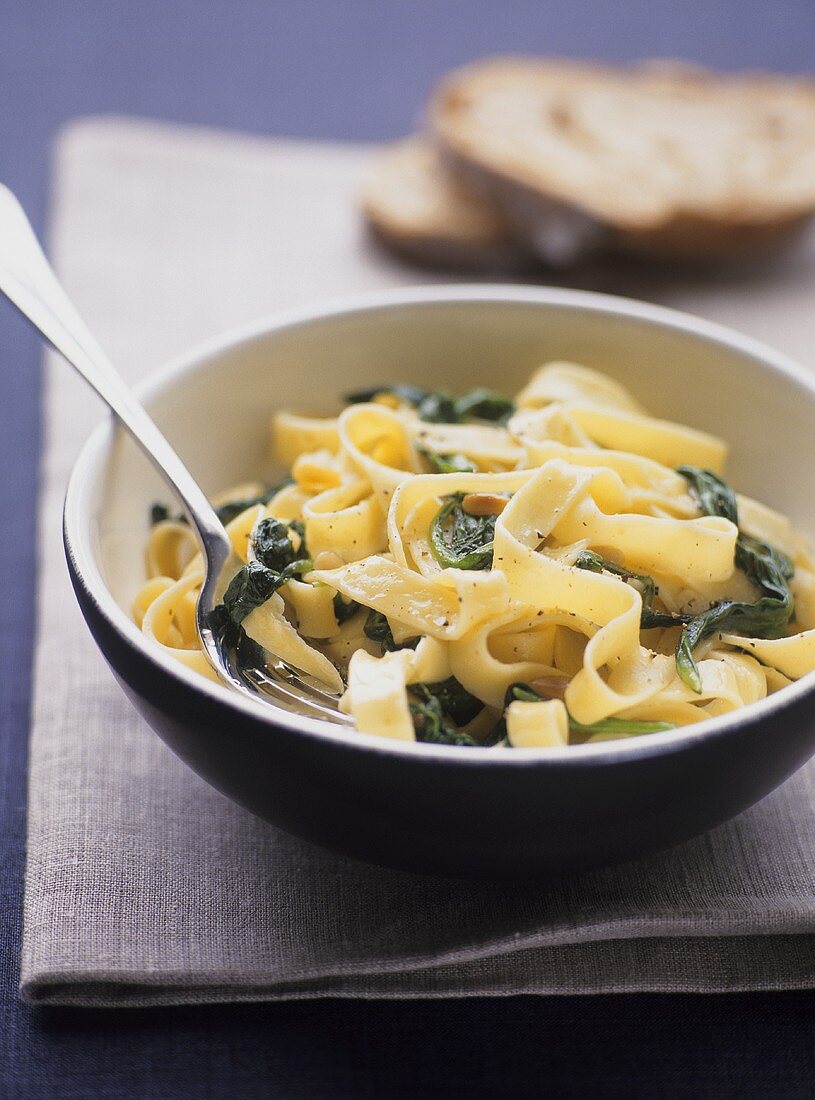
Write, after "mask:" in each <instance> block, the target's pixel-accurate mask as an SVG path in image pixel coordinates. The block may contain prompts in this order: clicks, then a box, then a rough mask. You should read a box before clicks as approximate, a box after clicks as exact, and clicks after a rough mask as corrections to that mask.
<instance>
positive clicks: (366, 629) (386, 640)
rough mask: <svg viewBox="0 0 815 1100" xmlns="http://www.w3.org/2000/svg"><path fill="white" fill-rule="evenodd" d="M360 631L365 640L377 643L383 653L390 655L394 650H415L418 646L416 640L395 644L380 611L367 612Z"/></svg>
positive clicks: (409, 639)
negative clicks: (368, 639)
mask: <svg viewBox="0 0 815 1100" xmlns="http://www.w3.org/2000/svg"><path fill="white" fill-rule="evenodd" d="M362 630H363V633H364V634H365V637H366V638H370V640H371V641H372V642H379V644H380V645H381V646H382V651H383V653H392V652H393V651H394V650H396V649H415V648H416V646H417V645H418V644H419V639H418V638H408V639H407V640H406V641H404V642H402V643H401V644H400V643H399V642H395V641H394V640H393V632H392V631H391V628H390V623H389V622H388V620H387V618H386V616H385V615H383V614H382V612H381V611H374V610H373V609H371V610H370V611H369V612H368V617H367V618H366V620H365V626H363V628H362Z"/></svg>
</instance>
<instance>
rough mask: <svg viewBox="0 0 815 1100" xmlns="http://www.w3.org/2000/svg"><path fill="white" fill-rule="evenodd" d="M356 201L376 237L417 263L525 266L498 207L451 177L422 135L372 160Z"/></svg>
mask: <svg viewBox="0 0 815 1100" xmlns="http://www.w3.org/2000/svg"><path fill="white" fill-rule="evenodd" d="M360 202H361V206H362V212H363V214H364V216H365V219H366V221H367V223H368V225H369V227H370V229H371V231H372V232H373V234H374V236H375V237H376V238H377V239H378V240H379V241H381V242H383V243H384V244H386V245H387V246H388V247H389V248H391V249H393V250H395V251H396V252H398V253H400V254H401V255H402V256H405V257H407V258H408V259H410V260H412V261H414V262H417V263H420V264H422V265H425V266H430V267H452V268H466V269H473V270H479V269H480V270H495V269H507V270H514V269H516V268H518V267H521V266H523V264H524V262H525V261H524V256H523V251H522V250H521V249H519V248H518V247H517V246H516V245H515V244H514V242H513V240H512V237H511V235H510V232H509V228H508V226H507V223H506V220H505V218H504V217H503V215H502V213H501V211H500V209H499V208H498V207H497V206H495V204H494V203H491V202H489V201H487V200H485V199H483V198H481V197H480V196H479V195H478V194H477V193H474V192H472V191H471V190H470V189H469V188H468V187H467V185H466V183H465V182H462V181H461V180H459V179H457V178H454V177H453V176H451V175H450V174H449V172H448V170H447V169H446V167H445V165H444V164H443V162H442V160H441V158H440V157H439V156H438V155H437V153H436V150H435V147H434V145H433V143H432V142H430V141H428V140H427V139H425V138H424V137H421V136H414V137H409V138H405V139H403V140H402V141H398V142H394V143H393V144H391V145H387V146H385V147H384V148H383V149H382V150H381V151H380V152H379V153H378V154H377V155H376V157H375V159H374V161H373V163H372V165H371V168H370V171H369V173H368V175H367V177H366V179H365V181H364V184H363V190H362V194H361V196H360ZM526 262H527V263H528V257H527V259H526Z"/></svg>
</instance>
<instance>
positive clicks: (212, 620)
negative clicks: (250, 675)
mask: <svg viewBox="0 0 815 1100" xmlns="http://www.w3.org/2000/svg"><path fill="white" fill-rule="evenodd" d="M209 628H210V630H211V631H212V636H213V639H214V641H215V645H216V646H217V647H218V650H219V651H220V653H221V657H222V660H223V661H224V663H225V664H228V663H229V655H230V653H231V652H232V651H233V650H234V651H235V658H236V662H235V663H236V665H237V669H238V672H240V671H241V670H243V669H248V668H264V667H265V665H266V651H265V649H264V648H263V646H261V645H258V643H257V642H255V641H253V639H252V638H250V637H249V635H248V634H247V633H246V631H245V630H244V629H243V627H242V626H239V625H238V623H236V622H235V621H234V620H233V618H232V616H231V615H230V614H229V612H228V611H227V609H226V608H225V607H224V605H223V604H222V603H219V604H218V605H217V607H213V609H212V611H210V613H209Z"/></svg>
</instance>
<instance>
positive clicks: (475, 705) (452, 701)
mask: <svg viewBox="0 0 815 1100" xmlns="http://www.w3.org/2000/svg"><path fill="white" fill-rule="evenodd" d="M414 689H417V690H418V689H421V694H422V696H423V697H424V696H425V695H427V694H429V695H432V696H433V697H434V698H436V699H438V701H439V704H440V706H441V709H442V710H443V711H444V713H445V714H446V715H448V716H449V717H450V718H452V719H453V721H454V722H457V723H458V725H460V726H464V725H466V724H467V722H471V721H472V720H473V718H475V716H476V715H477V714H480V712H481V711H482V710H483V709H484V704H483V703H482V702H481V700H480V699H477V698H476V697H475V696H474V695H472V694H471V693H470V692H469V691H467V689H466V688H465V687H462V685H461V684H460V683H459V682H458V680H457V679H456V678H455V676H450V677H449V679H447V680H440V681H439V682H438V683H436V684H411V685H410V686H409V687H408V691H411V692H412V691H414Z"/></svg>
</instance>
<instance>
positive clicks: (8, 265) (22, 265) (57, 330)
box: [0, 183, 229, 564]
mask: <svg viewBox="0 0 815 1100" xmlns="http://www.w3.org/2000/svg"><path fill="white" fill-rule="evenodd" d="M0 291H2V293H3V294H5V296H6V297H7V298H8V299H9V301H11V302H12V303H13V304H14V305H15V306H16V307H17V309H19V311H20V312H21V313H22V314H23V316H24V317H25V318H26V319H27V320H28V321H30V322H31V324H32V325H33V326H34V328H36V329H38V330H39V332H40V333H42V335H43V336H44V337H45V339H46V340H47V341H48V342H49V343H50V344H52V345H53V347H55V348H56V350H57V351H58V352H59V353H60V354H61V355H62V356H64V358H65V359H67V360H68V362H69V363H70V364H71V366H72V367H74V368H75V369H76V370H77V371H78V372H79V373H80V374H81V375H82V377H83V378H84V379H85V381H86V382H88V383H89V384H90V385H91V386H92V387H93V389H94V390H96V392H97V393H98V394H99V396H100V397H101V398H102V400H103V401H105V402H106V403H107V405H108V406H109V407H110V409H111V411H112V412H113V413H115V415H116V416H117V418H118V419H119V420H120V421H121V423H122V424H123V425H124V427H125V428H127V430H128V431H129V432H130V434H131V435H132V436H133V438H134V439H135V441H136V442H137V443H138V444H139V446H140V447H141V448H142V450H143V451H144V452H145V454H146V455H147V457H148V458H149V459H150V461H151V462H152V463H153V464H154V465H155V466H156V467H157V469H158V470H159V472H160V473H161V474H163V475H164V477H165V478H166V480H167V481H168V483H169V484H170V486H171V487H172V488H173V489H174V490H175V492H176V493H177V494H178V496H179V497H180V499H181V502H182V504H183V505H184V508H185V510H186V511H187V513H188V514H189V517H190V519H191V520H192V522H193V525H194V527H195V528H197V530H198V532H199V534H200V537H201V541H202V543H203V550H204V554H205V556H206V557H207V559H208V561H209V562H210V563H211V564H223V560H225V554H226V552H227V551H228V545H229V540H228V536H227V534H226V532H225V531H224V529H223V525H222V524H221V522H220V520H219V519H218V517H217V516H216V514H215V511H214V509H213V508H212V506H211V504H210V503H209V501H208V500H207V498H206V496H205V495H204V493H203V491H202V490H201V488H200V486H199V485H198V484H197V482H196V481H195V479H194V478H193V477H192V475H191V474H190V472H189V471H188V470H187V468H186V466H185V465H184V463H183V462H182V461H181V459H180V458H179V457H178V455H177V454H176V453H175V451H174V450H173V448H172V447H171V446H170V444H169V443H168V442H167V440H166V439H165V438H164V436H163V435H162V433H161V432H160V431H159V429H158V428H157V427H156V425H155V424H154V423H153V421H152V419H151V418H150V417H149V416H148V415H147V413H146V412H145V410H144V408H143V407H142V405H141V404H140V403H139V402H138V401H137V400H136V398H135V397H134V396H133V394H132V393H131V391H130V389H129V388H128V386H127V385H126V384H125V383H124V382H123V381H122V379H121V378H120V376H119V375H118V374H117V373H116V371H115V370H114V368H113V365H112V364H111V362H110V360H109V359H108V357H107V356H106V355H105V353H104V352H103V351H102V349H101V348H100V347H99V345H98V344H97V342H96V340H94V338H93V336H92V335H91V333H90V332H89V331H88V328H87V326H86V325H85V322H84V321H83V320H82V318H81V317H80V316H79V314H78V313H77V311H76V309H75V308H74V305H73V303H72V302H71V300H70V298H69V297H68V295H67V294H66V293H65V291H64V290H63V289H62V286H61V285H60V283H59V281H58V280H57V277H56V275H55V274H54V271H53V269H52V268H51V265H50V264H49V263H48V260H47V259H46V258H45V255H44V253H43V251H42V249H41V248H40V244H39V241H38V240H37V238H36V236H35V234H34V230H33V229H32V228H31V225H30V223H29V221H28V218H27V217H26V216H25V212H24V211H23V208H22V207H21V206H20V203H19V202H18V201H17V199H16V198H15V196H14V195H13V194H12V193H11V191H10V190H9V189H8V188H7V187H6V186H5V185H4V184H2V183H0Z"/></svg>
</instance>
